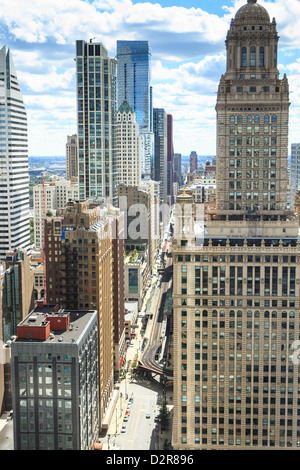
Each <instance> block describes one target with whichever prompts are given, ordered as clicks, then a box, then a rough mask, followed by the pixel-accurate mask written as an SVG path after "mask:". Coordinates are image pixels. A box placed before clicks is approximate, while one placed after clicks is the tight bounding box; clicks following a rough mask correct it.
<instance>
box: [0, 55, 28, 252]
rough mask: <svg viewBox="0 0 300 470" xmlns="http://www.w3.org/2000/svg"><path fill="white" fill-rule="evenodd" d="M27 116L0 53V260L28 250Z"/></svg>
mask: <svg viewBox="0 0 300 470" xmlns="http://www.w3.org/2000/svg"><path fill="white" fill-rule="evenodd" d="M27 138H28V137H27V115H26V109H25V106H24V103H23V97H22V94H21V90H20V86H19V83H18V79H17V74H16V70H15V66H14V63H13V60H12V57H11V53H10V50H6V47H5V46H4V47H3V48H2V49H1V50H0V227H1V229H0V257H3V256H4V255H5V253H6V252H7V251H9V250H12V249H15V248H24V249H29V247H30V232H29V176H28V143H27Z"/></svg>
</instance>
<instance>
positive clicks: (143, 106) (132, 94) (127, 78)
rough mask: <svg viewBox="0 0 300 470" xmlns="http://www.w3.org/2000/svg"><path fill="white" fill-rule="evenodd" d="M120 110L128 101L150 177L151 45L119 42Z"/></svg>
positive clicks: (145, 174)
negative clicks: (133, 115)
mask: <svg viewBox="0 0 300 470" xmlns="http://www.w3.org/2000/svg"><path fill="white" fill-rule="evenodd" d="M117 60H118V107H120V106H121V105H122V103H123V102H124V101H127V102H128V103H129V105H130V106H131V108H132V109H133V111H134V112H135V114H136V121H137V123H138V125H139V132H140V134H141V171H142V177H143V179H150V177H151V161H152V159H153V151H154V136H153V108H152V87H151V50H150V46H149V43H148V41H126V40H122V41H117Z"/></svg>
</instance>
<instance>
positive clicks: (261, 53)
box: [259, 46, 265, 67]
mask: <svg viewBox="0 0 300 470" xmlns="http://www.w3.org/2000/svg"><path fill="white" fill-rule="evenodd" d="M264 65H265V48H264V47H263V46H260V48H259V66H260V67H264Z"/></svg>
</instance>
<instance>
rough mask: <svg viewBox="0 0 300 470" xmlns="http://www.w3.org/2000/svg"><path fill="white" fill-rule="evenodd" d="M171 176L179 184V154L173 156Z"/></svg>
mask: <svg viewBox="0 0 300 470" xmlns="http://www.w3.org/2000/svg"><path fill="white" fill-rule="evenodd" d="M173 174H174V181H175V182H177V183H178V184H181V179H182V178H181V153H175V154H174V162H173Z"/></svg>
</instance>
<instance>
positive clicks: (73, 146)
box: [66, 134, 78, 180]
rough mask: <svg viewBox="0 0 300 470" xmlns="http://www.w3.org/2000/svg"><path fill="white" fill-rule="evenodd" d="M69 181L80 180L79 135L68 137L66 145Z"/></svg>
mask: <svg viewBox="0 0 300 470" xmlns="http://www.w3.org/2000/svg"><path fill="white" fill-rule="evenodd" d="M66 168H67V179H68V180H69V179H72V178H78V145H77V135H76V134H73V135H68V137H67V143H66Z"/></svg>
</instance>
